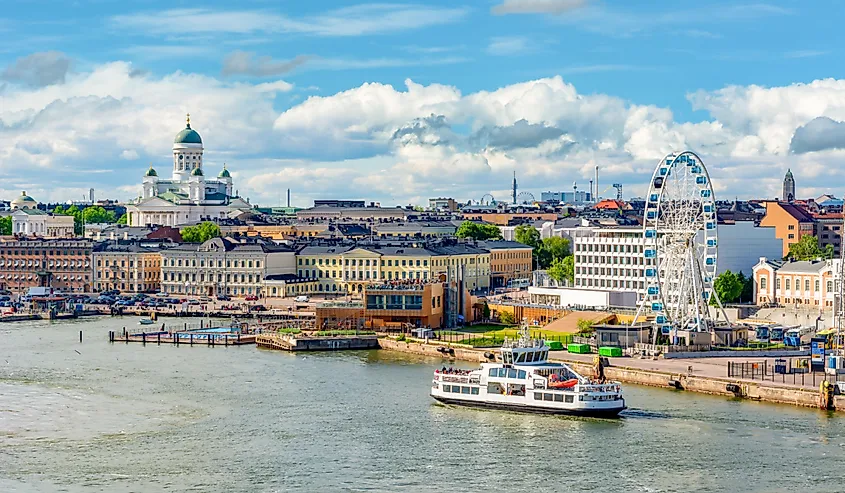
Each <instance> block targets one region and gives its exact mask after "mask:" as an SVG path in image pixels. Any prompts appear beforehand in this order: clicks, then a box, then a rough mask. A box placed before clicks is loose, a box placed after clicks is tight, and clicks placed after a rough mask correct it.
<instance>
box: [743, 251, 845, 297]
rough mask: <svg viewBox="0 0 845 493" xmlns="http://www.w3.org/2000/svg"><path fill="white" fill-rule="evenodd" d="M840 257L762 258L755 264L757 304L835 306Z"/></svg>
mask: <svg viewBox="0 0 845 493" xmlns="http://www.w3.org/2000/svg"><path fill="white" fill-rule="evenodd" d="M838 266H839V259H833V260H812V261H806V260H801V261H783V260H775V259H771V260H770V259H768V258H766V257H761V258H760V261H759V262H758V263H757V265H755V266H754V269H753V274H754V299H755V300H756V302H757V304H758V305H768V304H776V305H783V306H793V307H795V308H813V309H819V310H830V309H832V308H833V300H834V296H835V295H836V292H835V290H834V288H835V286H834V285H835V283H834V278H835V272H838Z"/></svg>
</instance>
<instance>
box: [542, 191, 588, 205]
mask: <svg viewBox="0 0 845 493" xmlns="http://www.w3.org/2000/svg"><path fill="white" fill-rule="evenodd" d="M540 200H541V201H542V202H552V203H561V204H574V205H582V204H586V203H589V202H592V200H593V197H592V194H591V193H590V192H587V191H584V190H577V189H573V190H572V191H571V192H540Z"/></svg>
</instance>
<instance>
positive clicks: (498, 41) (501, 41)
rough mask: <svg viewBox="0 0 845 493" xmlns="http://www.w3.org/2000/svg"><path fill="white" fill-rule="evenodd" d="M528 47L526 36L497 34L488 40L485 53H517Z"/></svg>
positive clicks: (503, 54)
mask: <svg viewBox="0 0 845 493" xmlns="http://www.w3.org/2000/svg"><path fill="white" fill-rule="evenodd" d="M528 49H529V41H528V38H526V37H524V36H499V37H495V38H493V39H491V40H490V44H489V45H487V53H489V54H491V55H497V56H505V55H517V54H520V53H524V52H526V51H528Z"/></svg>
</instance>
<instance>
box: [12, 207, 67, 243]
mask: <svg viewBox="0 0 845 493" xmlns="http://www.w3.org/2000/svg"><path fill="white" fill-rule="evenodd" d="M12 234H16V235H23V236H40V237H42V238H72V237H74V236H75V234H74V218H73V216H55V215H53V214H49V213H47V212H44V211H42V210H40V209H35V208H26V207H25V208H17V209H15V210H13V211H12Z"/></svg>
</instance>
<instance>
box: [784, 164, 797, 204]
mask: <svg viewBox="0 0 845 493" xmlns="http://www.w3.org/2000/svg"><path fill="white" fill-rule="evenodd" d="M781 198H782V200H783V201H784V202H792V201H793V200H795V178H794V177H793V176H792V170H790V169H787V170H786V176H784V177H783V195H782V196H781Z"/></svg>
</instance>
